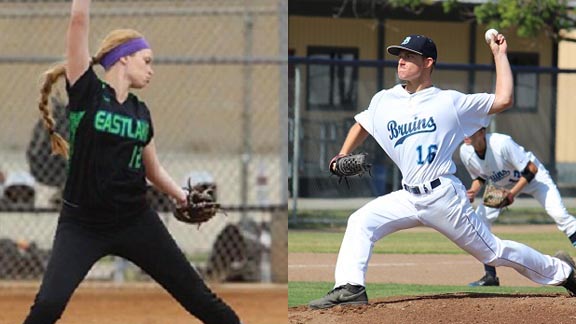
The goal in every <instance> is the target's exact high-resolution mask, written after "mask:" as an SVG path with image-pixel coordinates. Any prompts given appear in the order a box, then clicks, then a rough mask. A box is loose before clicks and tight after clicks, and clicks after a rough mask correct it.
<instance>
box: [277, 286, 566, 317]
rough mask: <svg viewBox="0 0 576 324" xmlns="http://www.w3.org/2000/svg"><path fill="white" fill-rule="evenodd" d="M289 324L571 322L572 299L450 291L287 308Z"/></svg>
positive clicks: (552, 295) (538, 295)
mask: <svg viewBox="0 0 576 324" xmlns="http://www.w3.org/2000/svg"><path fill="white" fill-rule="evenodd" d="M288 319H289V323H290V324H326V323H339V324H346V323H350V324H368V323H370V324H374V323H394V324H408V323H410V324H413V323H430V324H433V323H443V324H448V323H450V324H452V323H461V324H471V323H486V324H510V323H514V324H521V323H530V324H532V323H542V324H545V323H546V324H548V323H555V324H561V323H565V324H568V323H576V298H571V297H569V296H568V295H567V294H486V293H450V294H441V295H431V296H404V297H388V298H384V299H376V300H372V301H370V304H368V305H363V306H336V307H333V308H330V309H326V310H311V309H309V308H308V307H306V306H298V307H293V308H290V309H289V310H288Z"/></svg>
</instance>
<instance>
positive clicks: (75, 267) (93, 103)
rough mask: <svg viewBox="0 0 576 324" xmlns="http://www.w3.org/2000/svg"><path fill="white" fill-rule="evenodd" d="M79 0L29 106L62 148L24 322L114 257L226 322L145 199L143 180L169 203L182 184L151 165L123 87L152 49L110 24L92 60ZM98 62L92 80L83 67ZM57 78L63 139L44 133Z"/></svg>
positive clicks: (48, 319) (141, 78) (137, 106)
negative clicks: (47, 237)
mask: <svg viewBox="0 0 576 324" xmlns="http://www.w3.org/2000/svg"><path fill="white" fill-rule="evenodd" d="M89 11H90V1H89V0H74V1H73V2H72V8H71V16H70V22H69V26H68V33H67V45H66V56H67V61H66V63H65V64H63V65H60V66H56V67H54V68H53V69H51V70H49V71H47V72H46V73H45V76H46V80H45V82H44V86H43V87H42V90H41V100H40V104H39V108H40V110H41V112H42V114H43V120H44V122H45V126H46V128H47V130H48V132H49V133H50V134H51V135H52V144H53V151H54V152H56V153H59V154H62V155H65V156H66V155H69V166H68V167H69V170H68V172H69V173H68V178H67V182H66V186H65V189H64V197H63V198H64V200H63V207H62V210H61V212H60V217H59V220H58V226H57V229H56V235H55V238H54V245H53V249H52V255H51V258H50V261H49V263H48V267H47V269H46V272H45V274H44V278H43V281H42V285H41V287H40V290H39V292H38V294H37V295H36V298H35V300H34V304H33V305H32V307H31V309H30V313H29V315H28V317H27V318H26V320H25V322H24V323H25V324H40V323H42V324H48V323H55V322H56V321H57V320H58V319H59V318H60V316H61V315H62V313H63V312H64V309H65V307H66V304H67V303H68V301H69V299H70V297H71V295H72V293H73V292H74V290H75V289H76V287H77V286H78V285H79V284H80V282H81V281H82V280H83V278H84V277H85V276H86V274H87V272H88V271H89V270H90V268H91V267H92V265H93V264H94V263H95V262H96V261H98V260H99V259H100V258H102V257H104V256H106V255H117V256H121V257H124V258H126V259H128V260H130V261H132V262H133V263H134V264H136V265H138V266H139V267H141V268H142V269H143V270H144V271H146V272H147V273H148V274H149V275H150V276H151V277H152V278H153V279H154V280H156V281H157V282H158V283H159V284H160V285H162V287H164V289H166V290H167V291H168V292H169V293H170V294H171V295H172V296H173V297H174V298H175V299H176V300H177V301H178V302H179V303H180V304H181V305H182V306H183V307H184V308H185V309H186V310H187V311H188V312H189V313H190V314H192V315H194V316H195V317H197V318H198V319H200V320H201V321H202V322H203V323H212V324H236V323H239V322H240V321H239V319H238V317H237V315H236V314H235V312H234V311H233V310H232V309H231V308H230V307H229V306H228V305H226V304H225V303H224V302H223V301H222V300H221V299H219V298H218V297H217V296H216V295H215V294H214V293H213V292H212V291H211V290H210V289H209V288H208V287H207V286H206V285H205V283H204V282H203V280H202V279H201V278H200V277H199V275H198V274H197V273H196V271H195V270H194V269H193V268H192V266H191V265H190V264H189V263H188V261H187V260H186V258H185V256H184V254H183V253H182V252H181V251H180V249H179V248H178V246H177V245H176V243H175V241H174V240H173V238H172V237H171V235H170V234H169V232H168V231H167V229H166V227H165V226H164V224H163V223H162V222H161V220H160V218H159V217H158V214H156V212H155V211H153V210H152V209H151V208H150V207H149V206H148V204H147V202H146V199H145V193H146V178H148V180H150V181H151V182H152V183H153V184H154V185H155V186H157V187H158V188H159V189H160V190H162V191H164V192H166V193H167V194H169V195H170V196H171V197H173V198H174V199H175V200H176V201H177V203H179V204H186V198H185V196H186V194H185V192H184V191H183V190H182V189H181V188H180V187H179V186H178V185H177V184H176V183H175V181H174V180H173V179H172V178H171V177H170V176H169V175H168V173H167V172H166V170H165V169H164V168H163V167H162V166H161V165H160V163H159V161H158V158H157V156H156V149H155V146H154V140H153V136H154V128H153V127H152V120H151V117H150V112H149V110H148V108H147V107H146V105H145V104H144V103H143V102H141V101H139V100H138V98H137V97H136V96H135V95H133V94H131V93H129V90H130V89H131V88H135V89H141V88H144V87H146V85H148V83H149V82H150V79H151V78H152V75H153V71H152V65H151V64H152V50H151V49H150V45H149V44H148V42H147V41H146V39H145V38H144V37H142V35H141V34H139V33H138V32H136V31H134V30H127V29H122V30H114V31H112V32H111V33H110V34H109V35H108V36H107V37H105V38H104V40H103V41H102V44H101V47H100V49H99V50H98V52H97V53H96V55H95V56H94V57H93V58H90V55H89V50H88V30H89V16H90V15H89ZM97 63H99V64H100V65H102V66H103V67H104V70H105V74H104V79H103V80H101V79H99V78H98V77H97V76H96V74H95V73H94V71H93V65H94V64H97ZM64 75H65V77H66V89H67V92H68V97H69V104H68V107H67V109H68V114H69V119H70V147H69V149H68V147H67V146H68V144H67V143H66V142H65V141H64V140H63V139H62V138H61V137H60V136H58V135H57V134H56V133H55V132H54V121H53V118H52V113H51V111H50V109H49V108H48V105H47V101H48V100H47V99H48V97H49V95H50V91H51V88H52V85H53V84H54V83H55V82H56V81H57V80H58V79H59V78H60V77H61V76H64Z"/></svg>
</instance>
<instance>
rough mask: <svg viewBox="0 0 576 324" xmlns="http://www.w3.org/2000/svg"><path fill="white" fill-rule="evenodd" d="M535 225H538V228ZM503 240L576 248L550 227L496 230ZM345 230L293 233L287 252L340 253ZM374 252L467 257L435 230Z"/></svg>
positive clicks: (401, 236) (398, 237)
mask: <svg viewBox="0 0 576 324" xmlns="http://www.w3.org/2000/svg"><path fill="white" fill-rule="evenodd" d="M535 226H536V225H535ZM494 232H495V233H496V235H497V236H498V237H500V238H502V239H506V240H512V241H517V242H522V243H524V244H527V245H528V246H530V247H533V248H535V249H537V250H538V251H541V252H543V253H546V254H554V253H555V252H556V251H558V250H560V249H564V250H570V249H573V247H572V245H571V244H570V241H569V240H568V238H566V236H565V235H564V234H563V233H562V232H560V231H559V230H558V229H556V228H555V227H554V228H550V227H547V230H546V231H541V232H527V233H516V232H515V231H514V225H505V226H496V227H494ZM343 236H344V230H343V229H342V230H337V231H334V230H330V231H325V230H324V231H320V230H290V231H288V252H289V253H298V252H301V253H302V252H303V253H305V252H311V253H338V250H339V249H340V243H341V242H342V237H343ZM373 253H388V254H465V253H466V252H464V251H462V250H461V249H460V248H459V247H457V246H456V245H455V244H454V243H452V242H451V241H449V240H448V239H447V238H446V237H444V236H443V235H442V234H440V233H438V232H436V231H434V230H418V231H414V230H406V231H399V232H396V233H394V234H391V235H388V236H386V237H385V238H384V239H382V240H380V241H378V242H377V243H376V245H375V247H374V252H373Z"/></svg>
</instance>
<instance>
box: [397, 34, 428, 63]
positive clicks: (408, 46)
mask: <svg viewBox="0 0 576 324" xmlns="http://www.w3.org/2000/svg"><path fill="white" fill-rule="evenodd" d="M387 50H388V53H390V54H392V55H396V56H398V54H399V53H400V51H401V50H406V51H409V52H412V53H416V54H419V55H422V56H424V57H431V58H433V59H434V62H436V59H437V58H438V52H437V51H436V44H434V41H432V39H430V38H428V37H426V36H423V35H409V36H406V38H404V40H403V41H402V43H400V45H392V46H388V48H387Z"/></svg>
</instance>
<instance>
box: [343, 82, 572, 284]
mask: <svg viewBox="0 0 576 324" xmlns="http://www.w3.org/2000/svg"><path fill="white" fill-rule="evenodd" d="M493 101H494V95H493V94H486V93H483V94H469V95H466V94H462V93H460V92H457V91H453V90H441V89H438V88H436V87H429V88H427V89H423V90H420V91H417V92H415V93H413V94H410V93H408V92H407V91H406V90H405V89H404V88H403V86H401V85H397V86H395V87H393V88H391V89H387V90H382V91H380V92H378V93H377V94H376V95H375V96H374V97H373V98H372V100H371V102H370V105H369V107H368V109H366V110H364V111H363V112H360V113H359V114H357V115H356V116H355V119H356V122H358V123H359V124H360V125H361V126H362V127H363V128H364V129H365V130H366V131H367V132H368V133H369V134H370V135H372V136H373V137H374V138H375V140H376V141H377V142H378V144H380V146H381V147H382V148H383V149H384V151H385V152H386V153H387V154H388V156H389V157H390V158H391V159H392V160H393V161H394V163H396V165H397V166H398V167H399V169H400V171H401V173H402V176H403V181H402V182H403V185H404V188H405V189H404V190H398V191H394V192H392V193H389V194H386V195H384V196H380V197H378V198H376V199H374V200H372V201H370V202H368V203H367V204H366V205H364V206H363V207H361V208H360V209H358V210H357V211H356V212H354V213H353V214H352V215H351V216H350V218H349V219H348V225H347V228H346V233H345V234H344V239H343V241H342V245H341V247H340V252H339V254H338V261H337V262H336V270H335V286H336V287H338V286H341V285H345V284H347V283H350V284H355V285H363V286H364V285H365V274H366V271H367V268H368V262H369V260H370V256H371V253H372V248H373V246H374V243H375V242H376V241H378V240H380V239H381V238H383V237H384V236H386V235H388V234H391V233H394V232H396V231H399V230H402V229H407V228H412V227H416V226H428V227H431V228H434V229H436V230H437V231H439V232H440V233H442V234H443V235H445V236H446V237H447V238H449V239H450V240H451V241H453V242H454V243H455V244H457V245H458V246H459V247H460V248H462V249H463V250H465V251H467V252H468V253H470V254H471V255H473V256H474V257H475V258H477V259H478V260H479V261H480V262H482V263H484V264H489V265H493V266H507V267H512V268H514V269H515V270H517V271H518V272H519V273H521V274H522V275H524V276H525V277H527V278H529V279H531V280H533V281H535V282H537V283H539V284H548V285H559V284H561V283H562V282H564V281H565V280H566V278H568V276H569V274H570V272H571V267H570V266H569V265H568V264H567V263H565V262H562V261H560V260H559V259H557V258H553V257H550V256H547V255H543V254H541V253H539V252H538V251H536V250H534V249H532V248H530V247H528V246H526V245H523V244H520V243H516V242H513V241H505V240H501V239H499V238H498V237H496V236H494V235H493V234H492V233H491V232H490V229H489V228H488V226H486V225H485V224H484V223H483V222H482V221H481V220H480V218H478V217H477V216H476V214H475V212H474V209H473V208H472V205H471V204H470V202H469V201H468V199H467V198H466V188H465V187H464V185H463V184H462V183H461V182H460V180H459V179H458V178H456V177H455V176H454V173H455V171H456V165H455V163H454V162H453V161H452V154H453V153H454V151H455V150H456V149H457V148H458V146H459V144H460V143H461V142H462V141H463V140H464V137H465V136H469V135H471V134H473V133H474V132H476V131H477V130H478V129H480V127H482V123H481V122H482V121H483V119H484V118H486V116H487V114H488V111H489V110H490V107H491V106H492V103H493Z"/></svg>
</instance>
